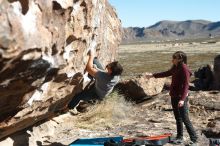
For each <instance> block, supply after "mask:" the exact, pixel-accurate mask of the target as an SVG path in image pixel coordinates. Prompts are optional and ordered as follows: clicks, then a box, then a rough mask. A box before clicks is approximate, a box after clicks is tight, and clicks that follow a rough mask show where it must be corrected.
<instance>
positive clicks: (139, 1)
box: [108, 0, 220, 27]
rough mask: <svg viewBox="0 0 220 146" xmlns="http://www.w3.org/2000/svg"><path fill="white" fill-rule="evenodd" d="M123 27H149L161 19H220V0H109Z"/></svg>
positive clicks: (214, 20) (213, 20)
mask: <svg viewBox="0 0 220 146" xmlns="http://www.w3.org/2000/svg"><path fill="white" fill-rule="evenodd" d="M108 1H109V2H110V4H111V5H112V6H113V7H115V9H116V11H117V14H118V16H119V18H120V19H121V21H122V26H123V27H148V26H151V25H153V24H155V23H156V22H159V21H161V20H173V21H185V20H201V19H203V20H208V21H212V22H216V21H220V0H108Z"/></svg>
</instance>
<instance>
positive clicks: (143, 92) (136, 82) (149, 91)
mask: <svg viewBox="0 0 220 146" xmlns="http://www.w3.org/2000/svg"><path fill="white" fill-rule="evenodd" d="M164 83H165V79H155V78H151V79H147V78H146V77H145V75H144V74H143V75H141V76H139V77H135V78H132V79H130V80H125V81H122V82H120V83H119V84H118V85H117V86H116V89H117V90H119V92H120V93H122V94H123V95H125V97H126V98H127V99H128V100H131V101H136V102H140V101H142V100H143V99H147V98H151V97H152V96H153V95H157V94H159V93H160V92H161V91H162V89H163V87H164Z"/></svg>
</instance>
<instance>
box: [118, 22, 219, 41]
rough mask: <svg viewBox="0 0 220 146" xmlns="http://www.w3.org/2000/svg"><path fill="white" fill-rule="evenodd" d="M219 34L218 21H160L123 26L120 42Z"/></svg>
mask: <svg viewBox="0 0 220 146" xmlns="http://www.w3.org/2000/svg"><path fill="white" fill-rule="evenodd" d="M218 36H220V21H219V22H210V21H206V20H187V21H168V20H165V21H160V22H157V23H156V24H154V25H152V26H149V27H128V28H123V38H122V43H135V42H155V41H157V42H158V41H170V40H185V39H199V38H212V37H218Z"/></svg>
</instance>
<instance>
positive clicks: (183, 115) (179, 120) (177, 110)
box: [171, 97, 198, 142]
mask: <svg viewBox="0 0 220 146" xmlns="http://www.w3.org/2000/svg"><path fill="white" fill-rule="evenodd" d="M187 102H188V97H187V98H186V100H185V102H184V105H183V106H182V107H178V103H179V99H178V98H175V97H172V98H171V103H172V108H173V113H174V116H175V119H176V127H177V138H182V137H183V123H184V125H185V127H186V130H187V132H188V133H189V136H190V139H191V141H193V142H196V141H197V139H198V137H197V135H196V132H195V130H194V128H193V125H192V123H191V121H190V119H189V115H188V113H189V108H188V103H187Z"/></svg>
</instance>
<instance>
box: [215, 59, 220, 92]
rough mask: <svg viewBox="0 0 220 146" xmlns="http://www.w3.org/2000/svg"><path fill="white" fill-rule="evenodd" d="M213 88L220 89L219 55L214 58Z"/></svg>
mask: <svg viewBox="0 0 220 146" xmlns="http://www.w3.org/2000/svg"><path fill="white" fill-rule="evenodd" d="M214 78H215V82H214V88H215V89H220V55H217V56H216V57H215V59H214Z"/></svg>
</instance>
